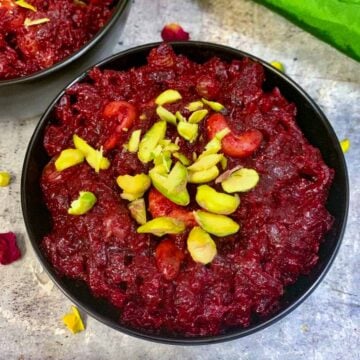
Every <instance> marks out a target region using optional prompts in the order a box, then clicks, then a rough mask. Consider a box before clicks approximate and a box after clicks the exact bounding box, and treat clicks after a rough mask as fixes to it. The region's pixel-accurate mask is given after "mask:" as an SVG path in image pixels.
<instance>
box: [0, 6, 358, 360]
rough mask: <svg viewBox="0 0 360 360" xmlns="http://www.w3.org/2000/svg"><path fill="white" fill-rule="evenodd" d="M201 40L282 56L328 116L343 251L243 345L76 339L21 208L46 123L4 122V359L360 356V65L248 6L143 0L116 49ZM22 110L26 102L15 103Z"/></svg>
mask: <svg viewBox="0 0 360 360" xmlns="http://www.w3.org/2000/svg"><path fill="white" fill-rule="evenodd" d="M174 21H176V22H179V23H180V24H181V25H182V26H183V27H184V28H185V29H186V30H187V31H189V32H190V33H191V37H192V39H194V40H204V41H210V42H217V43H222V44H226V45H230V46H233V47H236V48H239V49H242V50H245V51H247V52H250V53H252V54H254V55H256V56H258V57H260V58H263V59H265V60H268V61H271V60H275V59H276V60H279V61H281V62H283V63H284V64H285V66H286V72H287V74H288V75H289V76H290V77H292V78H293V79H294V80H295V81H297V82H298V83H299V84H300V85H301V86H302V87H303V88H304V89H305V90H306V91H307V92H308V93H309V94H310V95H311V96H312V97H313V98H314V99H315V101H316V102H317V103H318V104H319V105H320V107H321V108H322V109H323V110H324V112H325V114H326V115H327V116H328V118H329V120H330V122H331V124H332V126H333V127H334V129H335V131H336V133H337V135H338V137H339V139H343V138H346V137H347V138H350V140H351V149H350V151H349V152H348V153H347V154H346V161H347V165H348V170H349V175H350V188H351V202H350V214H349V219H348V226H347V230H346V233H345V237H344V241H343V244H342V246H341V249H340V252H339V254H338V256H337V258H336V260H335V262H334V264H333V266H332V268H331V270H330V272H329V273H328V275H327V276H326V278H325V280H324V281H323V282H322V284H321V285H320V286H319V287H318V288H317V289H316V291H315V292H314V293H313V294H312V295H311V296H310V297H309V298H308V299H307V300H306V301H305V302H304V303H303V304H302V305H301V306H299V307H298V308H297V309H296V310H295V311H293V312H292V313H291V314H289V315H288V316H286V317H285V318H284V319H283V320H281V321H279V322H278V323H276V324H274V325H272V326H271V327H269V328H267V329H265V330H263V331H260V332H258V333H256V334H253V335H251V336H248V337H246V338H243V339H239V340H235V341H232V342H229V343H224V344H217V345H211V346H199V347H183V346H168V345H161V344H155V343H151V342H146V341H143V340H138V339H135V338H132V337H129V336H126V335H123V334H121V333H118V332H116V331H115V330H112V329H110V328H108V327H106V326H105V325H103V324H101V323H100V322H98V321H96V320H94V319H92V318H90V317H87V318H86V325H87V328H86V331H84V332H82V333H79V334H77V335H72V334H70V333H69V332H68V331H67V330H66V329H65V328H64V326H63V325H62V322H61V321H60V318H61V316H62V315H63V314H65V313H66V312H67V311H68V310H69V307H70V305H71V304H70V302H69V300H68V299H67V298H66V297H65V296H64V295H63V294H62V293H61V291H60V290H58V289H57V288H56V287H53V286H52V284H51V282H49V280H48V279H47V277H46V275H45V274H43V273H41V271H40V269H39V264H38V262H37V260H36V258H35V256H34V253H33V251H32V249H31V246H30V244H29V240H28V237H27V235H26V231H25V227H24V223H23V219H22V213H21V207H20V177H21V168H22V162H23V158H24V155H25V150H26V146H27V143H28V141H29V139H30V136H31V134H32V132H33V130H34V128H35V125H36V123H37V121H38V120H39V117H35V118H31V119H25V118H23V119H15V118H9V117H7V116H6V114H5V115H4V114H2V115H1V116H0V125H1V134H0V168H1V169H3V170H8V171H10V172H11V173H12V175H13V181H12V183H11V186H9V187H7V188H1V190H0V232H6V231H14V232H16V234H17V236H18V242H19V244H20V246H21V250H22V253H23V258H22V259H21V260H20V261H17V262H15V263H14V264H12V265H10V266H1V267H0V276H1V280H0V291H1V294H0V359H1V360H5V359H6V360H7V359H26V360H28V359H41V360H42V359H66V360H70V359H80V358H86V359H89V360H93V359H94V360H95V359H96V360H97V359H160V360H162V359H173V360H175V359H210V360H211V359H288V358H291V359H319V360H320V359H343V358H346V359H360V340H359V339H360V336H359V325H360V289H359V284H360V275H359V274H360V273H359V271H358V267H359V265H360V254H359V244H360V235H359V234H360V232H359V228H358V227H359V224H360V210H359V208H360V178H359V171H360V64H359V63H357V62H355V61H353V60H351V59H350V58H348V57H346V56H345V55H343V54H341V53H339V52H338V51H337V50H335V49H333V48H331V47H330V46H329V45H327V44H325V43H323V42H321V41H319V40H317V39H316V38H314V37H313V36H311V35H310V34H308V33H306V32H304V31H302V30H301V29H299V28H298V27H296V26H294V25H292V24H291V23H289V22H288V21H286V20H285V19H283V18H282V17H280V16H278V15H277V14H275V13H272V12H271V11H269V10H268V9H266V8H263V7H261V6H260V5H257V4H255V3H253V2H252V1H246V0H197V1H195V0H193V1H191V0H186V1H170V0H153V1H151V2H150V1H149V0H136V1H135V2H134V3H133V4H132V9H131V12H130V16H129V19H128V22H127V25H126V27H125V30H124V32H123V34H122V36H121V38H120V39H119V44H118V46H117V49H116V50H124V49H127V48H130V47H133V46H135V45H139V44H143V43H147V42H153V41H158V40H160V35H159V33H160V31H161V29H162V27H163V25H164V24H165V23H166V22H174ZM15 101H16V96H14V106H19V104H16V103H15Z"/></svg>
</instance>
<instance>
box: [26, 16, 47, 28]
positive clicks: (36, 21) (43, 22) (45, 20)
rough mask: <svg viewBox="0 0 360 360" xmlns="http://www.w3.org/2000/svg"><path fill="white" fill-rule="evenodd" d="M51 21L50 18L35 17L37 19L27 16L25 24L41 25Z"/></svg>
mask: <svg viewBox="0 0 360 360" xmlns="http://www.w3.org/2000/svg"><path fill="white" fill-rule="evenodd" d="M49 21H50V19H49V18H41V19H35V20H31V19H29V18H26V19H25V20H24V26H26V27H28V26H34V25H41V24H45V23H47V22H49Z"/></svg>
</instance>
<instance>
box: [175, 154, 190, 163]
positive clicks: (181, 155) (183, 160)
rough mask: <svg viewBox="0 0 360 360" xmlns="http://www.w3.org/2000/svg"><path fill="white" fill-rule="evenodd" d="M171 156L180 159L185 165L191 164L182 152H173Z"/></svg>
mask: <svg viewBox="0 0 360 360" xmlns="http://www.w3.org/2000/svg"><path fill="white" fill-rule="evenodd" d="M172 156H173V157H174V158H176V159H178V160H180V162H181V163H182V164H183V165H185V166H189V165H190V164H191V161H190V160H189V159H188V158H187V157H186V156H185V155H184V154H182V153H179V152H174V153H173V154H172Z"/></svg>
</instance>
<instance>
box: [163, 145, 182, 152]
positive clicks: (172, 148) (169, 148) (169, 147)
mask: <svg viewBox="0 0 360 360" xmlns="http://www.w3.org/2000/svg"><path fill="white" fill-rule="evenodd" d="M179 149H180V146H179V145H177V144H174V143H170V144H169V145H166V146H164V151H170V152H171V153H173V152H175V151H178V150H179Z"/></svg>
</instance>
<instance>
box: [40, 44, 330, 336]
mask: <svg viewBox="0 0 360 360" xmlns="http://www.w3.org/2000/svg"><path fill="white" fill-rule="evenodd" d="M204 79H206V81H204ZM263 81H264V70H263V67H262V66H261V65H260V64H258V63H255V62H252V61H251V60H249V59H243V60H242V61H238V60H234V61H232V62H231V63H225V62H223V61H220V60H219V59H217V58H213V59H211V60H209V61H208V62H206V63H205V64H202V65H200V64H196V63H193V62H191V61H190V60H189V59H187V58H186V57H184V56H181V55H179V56H177V55H175V54H174V52H173V51H172V49H171V48H170V47H169V46H167V45H161V46H160V47H159V48H157V49H154V50H152V51H151V53H150V55H149V57H148V64H147V65H145V66H143V67H140V68H136V69H131V70H129V71H127V72H116V71H112V70H104V71H100V70H99V69H94V70H92V71H91V73H90V76H89V79H88V80H87V81H85V82H83V83H80V84H75V85H74V86H73V87H72V88H71V89H69V90H68V91H67V93H66V95H64V96H63V98H62V99H61V100H60V103H59V105H58V106H57V108H56V111H55V115H54V117H55V118H56V122H55V123H54V124H53V125H49V126H48V127H47V129H46V133H45V139H44V145H45V148H46V150H47V152H48V154H49V155H50V156H51V157H55V156H56V155H58V154H59V152H60V151H61V150H62V149H65V148H67V147H73V144H72V140H71V138H72V135H73V134H74V133H76V134H78V135H79V136H81V137H83V138H85V139H86V140H87V141H88V142H89V143H90V144H91V145H92V146H94V147H96V148H100V146H101V145H103V144H104V143H105V142H106V141H107V140H108V139H109V137H111V136H112V135H113V134H114V131H116V126H118V124H119V121H120V119H122V118H123V116H122V115H119V117H118V118H116V117H115V118H114V119H110V118H109V117H105V116H104V115H103V109H104V108H105V106H106V104H108V103H109V102H111V101H118V100H120V101H123V100H125V101H129V102H130V103H132V104H133V105H134V106H135V107H136V109H137V113H138V114H146V116H147V120H140V119H139V118H138V117H137V118H136V119H135V121H134V123H133V125H132V128H130V129H129V131H128V132H122V133H121V136H118V139H117V140H118V145H117V147H116V148H114V149H112V150H109V151H108V152H107V153H106V156H107V157H108V158H109V159H110V161H111V167H110V168H109V169H108V170H106V171H101V172H100V173H99V174H96V173H95V172H94V170H93V169H91V168H90V167H89V166H88V165H87V164H86V163H83V164H80V165H77V166H75V167H72V168H69V169H67V170H64V171H62V172H61V173H58V172H56V171H55V170H54V165H53V160H52V162H50V163H49V165H48V166H47V167H46V168H45V170H44V173H43V176H42V179H41V186H42V189H43V193H44V198H45V202H46V205H47V207H48V208H49V210H50V212H51V215H52V219H53V230H52V232H51V233H50V234H49V235H48V236H46V237H45V238H44V239H43V242H42V248H43V251H44V252H45V253H46V254H47V256H48V258H49V259H50V261H51V263H52V264H53V265H54V267H55V268H56V269H57V271H58V272H59V274H62V275H66V276H69V277H72V278H77V279H82V280H84V281H85V282H87V284H88V285H89V286H90V288H91V290H92V292H93V293H94V295H95V296H100V297H105V298H107V299H108V300H109V301H110V302H111V303H113V304H114V305H115V306H117V307H119V308H120V309H121V317H120V319H119V321H120V322H121V323H122V324H125V325H127V326H131V327H134V328H138V329H142V330H144V331H148V332H152V333H164V332H165V333H172V334H183V335H186V336H195V335H201V336H204V335H214V334H219V333H222V332H224V331H225V330H226V329H228V328H230V327H234V326H237V327H239V326H240V327H246V326H248V325H249V324H250V322H251V318H252V316H258V317H264V316H267V315H269V314H271V313H273V312H274V311H276V310H277V309H278V306H279V301H280V299H281V296H282V295H283V293H284V290H285V286H286V285H289V284H292V283H294V282H295V281H296V279H297V278H298V277H299V276H300V275H303V274H308V273H309V271H310V270H311V269H312V268H313V266H314V265H315V264H316V262H317V260H318V255H317V252H318V249H319V244H320V243H321V241H322V239H323V237H324V234H325V233H326V232H327V231H328V230H329V229H330V228H331V226H332V223H333V218H332V216H331V215H330V214H329V213H328V212H327V210H326V208H325V202H326V199H327V195H328V190H329V187H330V185H331V182H332V179H333V175H334V172H333V170H331V169H329V168H328V167H327V166H326V165H325V163H324V162H323V160H322V157H321V155H320V152H319V150H318V149H316V148H314V147H313V146H311V145H310V144H309V143H308V141H307V140H306V139H305V137H304V135H303V134H302V132H301V131H300V130H299V128H298V126H297V125H296V122H295V114H296V108H295V106H294V105H293V104H290V103H288V101H287V100H286V99H284V97H283V96H282V95H281V94H280V92H279V90H278V89H276V88H275V89H273V90H272V91H270V92H264V91H263V90H262V84H263ZM169 88H171V89H177V90H179V91H180V92H181V94H182V96H183V99H182V100H181V101H179V102H177V103H174V104H171V105H166V107H167V108H168V109H170V110H171V111H173V112H175V111H176V110H178V109H182V110H183V109H184V106H185V105H186V104H187V103H188V102H189V101H195V100H199V98H200V97H201V96H205V93H208V92H209V91H210V93H211V97H212V99H214V100H216V101H219V102H220V103H222V104H224V105H225V107H226V109H227V114H226V115H225V118H226V121H227V122H228V125H229V126H230V127H231V129H232V130H233V133H234V134H240V133H243V132H244V131H247V130H251V129H257V130H259V131H260V132H261V133H262V135H263V140H262V142H261V145H260V147H259V148H258V149H257V150H256V152H255V153H253V154H252V155H250V156H248V157H245V158H231V157H228V168H229V169H231V168H233V167H234V166H236V165H243V166H246V167H250V168H254V169H256V170H257V171H258V172H259V174H260V177H261V179H260V182H259V184H258V185H257V187H256V188H255V189H254V190H252V191H250V192H248V193H244V194H241V195H240V197H241V205H240V207H239V208H238V210H237V211H236V212H235V213H234V214H232V215H231V217H232V218H233V219H235V220H236V221H237V222H239V223H240V224H241V230H240V231H239V232H238V233H237V234H235V235H233V236H228V237H225V238H221V239H220V238H216V237H215V236H214V237H213V238H214V239H215V241H216V243H217V248H218V255H217V256H216V257H215V259H214V261H213V262H212V263H211V264H209V265H207V266H203V265H201V264H197V263H195V262H194V261H193V260H192V259H191V257H190V255H189V254H188V252H187V251H186V238H187V234H188V231H189V229H190V228H191V223H192V219H191V217H190V218H188V222H189V224H188V226H190V227H188V230H187V231H186V232H185V233H183V234H181V235H177V236H166V237H164V239H163V241H166V246H165V245H164V246H163V247H162V248H161V249H160V248H159V249H158V251H157V252H156V246H157V245H158V244H159V243H160V242H161V240H162V239H159V238H156V237H152V236H149V235H138V234H136V227H137V225H136V224H135V222H134V221H133V220H132V219H131V217H130V215H129V212H128V210H127V207H126V204H127V202H126V201H125V200H121V199H120V196H119V194H120V189H119V188H118V187H117V185H116V182H115V179H116V177H117V176H118V175H123V174H130V175H134V174H136V173H140V172H147V171H148V168H149V166H148V165H143V164H142V163H141V162H140V161H139V160H138V159H137V155H136V154H131V153H128V152H126V151H124V150H123V149H122V144H124V143H125V142H127V141H128V139H129V136H130V133H131V129H138V128H141V129H142V130H143V133H144V132H145V131H146V130H147V129H148V128H149V127H150V126H151V124H153V122H154V121H156V120H157V116H156V113H155V105H154V99H155V97H156V96H157V95H158V94H159V93H160V92H162V91H164V90H166V89H169ZM183 114H184V115H185V116H186V115H188V114H187V113H186V111H184V110H183ZM210 114H212V111H210ZM210 114H209V115H210ZM199 133H200V134H202V136H201V137H200V138H199V141H197V142H196V143H195V144H189V143H188V142H186V141H185V140H183V139H181V140H180V142H179V145H180V147H181V151H182V152H183V153H184V154H186V155H187V156H188V157H190V158H191V155H192V153H193V151H196V152H197V153H200V152H201V151H202V149H203V147H204V145H205V144H206V143H207V142H208V140H209V139H208V138H207V135H206V134H207V132H206V119H205V120H204V121H202V123H201V124H200V132H199ZM176 137H177V132H176V129H175V127H173V126H172V125H168V130H167V138H170V139H172V140H173V141H174V140H175V138H176ZM211 185H212V186H215V187H216V188H217V189H218V190H219V191H220V190H221V188H220V187H219V186H218V185H215V184H214V183H211ZM188 188H189V191H190V193H191V194H192V198H194V196H193V195H194V191H195V189H196V186H195V185H188ZM80 190H88V191H92V192H94V193H95V195H96V196H97V199H98V202H97V204H96V205H95V207H94V208H93V209H92V210H91V211H90V212H89V213H87V214H86V215H84V216H79V217H77V216H70V215H67V209H68V208H69V206H70V202H71V201H72V200H73V199H74V198H76V197H77V196H78V192H79V191H80ZM158 195H159V194H156V193H153V195H151V198H152V199H160V200H161V198H159V196H158ZM145 199H146V201H148V194H146V195H145ZM147 206H149V205H148V203H147ZM169 206H170V207H171V204H169V202H165V201H164V204H163V205H162V206H160V205H157V206H151V208H150V212H151V213H152V214H154V213H156V214H169V213H170V212H171V211H175V213H176V212H178V213H181V216H184V211H185V210H188V211H190V210H193V209H196V208H197V205H196V203H195V201H194V200H192V201H191V203H190V205H189V206H188V207H187V208H182V209H180V210H179V207H178V206H175V207H174V209H173V210H172V209H170V208H169ZM179 211H180V212H179ZM148 217H150V215H149V214H148ZM171 241H172V242H171ZM174 244H175V245H176V247H177V248H178V250H179V252H178V251H176V249H175V248H174V246H173V245H174ZM166 254H170V255H169V256H170V258H169V259H168V262H167V263H166V262H165V263H161V262H162V259H163V258H164V257H166V256H167V255H166ZM179 262H180V267H179V266H178V265H179ZM165 268H167V271H168V273H167V276H163V275H162V273H161V272H160V271H161V269H165ZM158 269H159V270H158Z"/></svg>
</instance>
